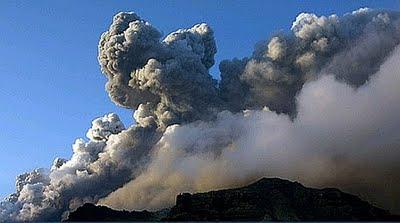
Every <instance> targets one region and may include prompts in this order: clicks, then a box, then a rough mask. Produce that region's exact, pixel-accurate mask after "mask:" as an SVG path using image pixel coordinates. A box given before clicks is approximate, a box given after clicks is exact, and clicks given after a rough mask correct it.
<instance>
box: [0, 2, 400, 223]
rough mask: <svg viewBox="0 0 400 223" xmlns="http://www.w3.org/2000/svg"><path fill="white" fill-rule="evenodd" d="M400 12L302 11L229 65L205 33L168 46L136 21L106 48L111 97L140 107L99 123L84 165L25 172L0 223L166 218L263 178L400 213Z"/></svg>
mask: <svg viewBox="0 0 400 223" xmlns="http://www.w3.org/2000/svg"><path fill="white" fill-rule="evenodd" d="M399 18H400V13H397V12H390V11H380V10H372V9H365V8H363V9H359V10H357V11H354V12H352V13H348V14H345V15H343V16H342V17H339V16H336V15H331V16H327V17H326V16H320V17H319V16H317V15H314V14H309V13H302V14H300V15H299V16H298V17H297V18H296V20H295V21H294V22H293V25H292V28H291V31H290V32H289V33H280V34H278V35H276V36H272V37H271V38H270V39H269V40H268V41H263V42H260V43H259V44H257V45H256V48H255V51H254V53H253V55H252V56H250V57H248V58H243V59H236V58H235V59H233V60H225V61H222V62H221V63H220V65H219V68H220V71H221V80H220V81H219V82H218V81H217V80H215V79H213V78H212V77H211V75H210V74H209V69H210V68H211V67H212V66H213V65H214V55H215V53H216V44H215V41H214V37H213V31H212V30H211V28H210V27H209V26H207V25H206V24H198V25H195V26H193V27H192V28H188V29H180V30H178V31H175V32H173V33H171V34H169V35H167V36H166V37H165V38H163V39H161V38H162V35H161V32H160V31H158V30H157V29H156V28H154V27H153V26H152V25H151V24H150V23H148V22H147V21H145V20H143V19H141V18H140V17H139V16H138V15H136V14H134V13H119V14H117V15H116V16H115V17H114V19H113V22H112V24H111V26H110V28H109V30H108V31H106V32H105V33H104V34H103V35H102V36H101V39H100V43H99V58H98V59H99V62H100V65H101V70H102V71H103V73H104V74H105V75H106V77H107V79H108V82H107V84H106V89H107V91H108V93H109V95H110V98H111V99H112V100H113V101H114V102H115V103H116V104H117V105H120V106H123V107H126V108H129V109H133V110H135V112H134V118H135V121H136V123H135V124H134V125H132V126H130V127H128V128H125V127H124V125H123V124H122V123H121V121H120V120H119V118H118V116H117V115H115V114H109V115H106V116H104V117H101V118H98V119H95V120H94V121H93V122H92V127H91V128H90V129H89V130H88V132H87V134H86V136H87V139H77V140H76V142H75V143H74V145H73V146H72V148H73V155H72V157H71V158H70V159H69V160H67V159H62V158H57V159H56V160H55V161H54V163H53V165H52V166H51V168H49V170H47V169H38V170H34V171H32V172H30V173H25V174H22V175H20V176H18V177H17V182H16V192H15V193H13V194H11V195H10V196H9V197H7V198H6V199H5V200H4V201H3V202H1V203H0V221H32V220H59V219H61V218H62V217H63V216H66V215H67V214H68V211H70V210H74V209H75V208H77V207H79V206H80V205H82V204H83V203H85V202H92V203H101V204H106V205H108V206H111V207H113V208H116V209H153V210H154V209H160V208H164V207H168V206H171V205H173V203H174V199H175V196H176V194H178V193H180V192H188V191H189V192H197V191H206V190H212V189H220V188H228V187H233V186H239V185H244V184H246V183H248V182H250V181H252V180H254V179H257V178H259V177H261V176H277V177H282V178H289V179H291V180H299V181H300V182H302V183H305V184H307V185H309V186H317V187H323V186H328V187H338V188H341V189H343V190H346V191H349V192H352V193H355V194H358V195H360V196H362V197H363V198H365V199H367V200H369V201H371V202H374V203H375V204H377V205H380V206H382V207H384V208H387V209H391V210H392V211H397V212H400V190H399V189H398V188H399V187H400V174H399V173H398V170H399V168H400V165H399V164H398V162H397V161H398V160H399V158H400V150H399V147H400V135H399V132H400V119H399V118H398V114H399V113H400V88H399V87H398V86H400V65H399V63H398V61H400V48H399V47H397V45H398V44H399V42H400V20H399Z"/></svg>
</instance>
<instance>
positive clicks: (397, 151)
mask: <svg viewBox="0 0 400 223" xmlns="http://www.w3.org/2000/svg"><path fill="white" fill-rule="evenodd" d="M398 61H400V48H397V50H396V51H395V52H394V55H393V56H391V57H390V58H389V59H388V60H387V61H386V62H385V63H384V64H383V65H382V67H381V68H380V71H379V72H378V73H376V74H375V76H374V77H373V78H371V80H370V82H368V83H367V84H365V85H363V86H362V87H360V88H358V89H357V90H355V89H353V88H352V87H351V86H350V85H348V84H344V83H340V82H338V81H336V80H335V78H334V76H333V75H324V76H322V77H321V78H320V79H318V80H317V81H313V82H309V83H307V84H306V85H305V86H304V87H303V89H302V90H301V92H300V94H299V96H298V97H297V100H298V102H297V105H298V115H297V117H296V119H295V120H294V121H292V120H291V119H290V118H289V117H288V116H287V115H283V114H280V115H278V114H276V113H275V112H272V111H270V110H268V109H266V108H265V109H263V110H247V111H244V112H242V113H237V114H233V113H231V112H226V111H225V112H221V113H219V114H218V117H217V118H216V120H215V121H213V122H196V123H192V124H186V125H173V126H170V127H168V128H167V130H166V131H165V133H164V135H163V137H162V138H161V140H160V141H159V142H158V144H157V145H156V147H155V150H154V151H153V156H152V157H153V158H152V161H151V162H150V164H149V167H148V168H147V170H146V171H145V172H143V173H142V174H141V175H139V176H138V177H137V178H136V179H134V180H133V181H131V182H130V183H128V184H127V185H125V186H124V187H122V188H120V189H118V190H117V191H115V192H113V193H111V194H110V195H109V196H108V197H107V198H105V199H103V200H102V201H101V203H103V204H106V205H109V206H111V207H114V208H119V209H145V208H147V209H148V208H152V209H159V208H164V207H169V206H171V205H173V203H174V202H175V195H176V194H178V193H181V192H187V191H190V192H196V191H208V190H212V189H217V188H219V189H220V188H229V187H233V186H240V185H244V184H246V183H248V182H250V181H252V180H255V179H257V178H260V177H262V176H266V175H267V176H278V177H284V178H289V179H292V180H298V181H300V182H303V183H305V184H307V185H312V186H318V187H320V186H328V187H329V186H330V187H333V186H335V187H339V188H342V189H344V190H347V191H350V192H353V193H356V194H359V195H361V196H363V197H364V198H368V199H369V200H370V201H373V202H377V204H379V205H383V206H384V207H386V208H389V207H390V208H392V210H397V211H398V210H399V207H400V190H399V185H400V173H399V171H398V170H399V168H400V164H399V162H398V160H399V158H400V135H399V134H398V132H399V131H400V120H399V118H398V114H399V112H400V88H399V86H400V65H399V63H398Z"/></svg>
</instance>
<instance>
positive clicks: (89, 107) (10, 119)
mask: <svg viewBox="0 0 400 223" xmlns="http://www.w3.org/2000/svg"><path fill="white" fill-rule="evenodd" d="M360 7H371V8H385V9H393V10H399V9H400V1H383V0H380V1H281V0H280V1H275V2H272V1H215V0H210V1H187V0H186V1H107V2H106V1H71V0H69V1H53V0H50V1H16V0H13V1H8V0H2V1H0V30H1V33H0V77H1V80H0V105H1V110H0V124H1V130H0V170H1V171H0V197H4V196H5V195H6V194H9V193H11V192H12V191H14V182H15V180H14V179H15V176H16V175H17V174H19V173H22V172H24V171H29V170H31V169H33V168H38V167H49V166H50V165H51V162H52V161H53V159H54V158H55V157H65V158H68V157H70V155H71V151H72V150H71V145H72V143H73V142H74V141H75V139H76V138H78V137H84V135H85V133H86V130H87V128H89V127H90V123H91V120H92V119H93V118H95V117H98V116H102V115H104V114H106V113H109V112H117V113H118V114H119V115H120V116H121V117H122V119H123V120H124V122H125V124H126V125H129V124H131V123H132V118H131V117H132V111H129V110H126V109H122V108H119V107H117V106H116V105H114V104H113V103H112V102H111V101H110V100H109V99H108V96H107V93H106V92H105V90H104V84H105V82H106V78H105V77H104V76H103V75H102V74H101V72H100V68H99V65H98V62H97V43H98V40H99V37H100V34H101V33H102V32H104V31H105V30H107V28H108V26H109V25H110V23H111V18H112V16H113V15H114V14H115V13H117V12H119V11H134V12H136V13H138V14H139V15H140V16H141V17H142V18H144V19H146V20H147V21H149V22H150V23H152V24H153V25H154V26H155V27H157V28H158V29H159V30H160V31H162V32H163V33H164V34H165V35H166V34H168V33H169V32H171V31H174V30H176V29H178V28H185V27H191V26H192V25H193V24H196V23H200V22H206V23H208V24H209V25H211V27H212V28H213V29H214V31H215V37H216V40H217V47H218V53H217V55H216V60H217V65H215V66H214V67H213V68H212V69H211V73H212V74H213V75H214V76H216V77H217V76H218V73H219V72H218V62H219V61H221V60H222V59H226V58H233V57H243V56H248V55H250V54H251V52H252V50H253V46H254V44H255V43H256V42H258V41H260V40H263V39H266V38H268V37H269V36H270V35H272V34H274V33H275V32H277V31H279V30H284V31H287V30H288V29H289V28H290V26H291V24H292V22H293V20H294V19H295V17H296V15H297V14H298V13H300V12H314V13H316V14H318V15H322V14H324V15H327V14H332V13H335V14H338V15H342V14H343V13H345V12H349V11H352V10H355V9H358V8H360Z"/></svg>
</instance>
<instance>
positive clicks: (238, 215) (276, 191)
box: [67, 178, 400, 221]
mask: <svg viewBox="0 0 400 223" xmlns="http://www.w3.org/2000/svg"><path fill="white" fill-rule="evenodd" d="M67 221H400V216H396V215H391V214H390V213H389V212H387V211H385V210H382V209H380V208H377V207H374V206H372V205H371V204H369V203H368V202H366V201H363V200H361V199H360V198H358V197H357V196H354V195H351V194H347V193H343V192H341V191H340V190H338V189H334V188H326V189H314V188H307V187H304V186H303V185H301V184H300V183H297V182H291V181H287V180H282V179H278V178H263V179H261V180H259V181H257V182H255V183H253V184H250V185H248V186H245V187H241V188H236V189H228V190H220V191H211V192H207V193H197V194H188V193H185V194H181V195H178V196H177V199H176V205H175V206H173V207H172V208H170V209H165V210H162V211H158V212H148V211H140V212H139V211H132V212H129V211H116V210H112V209H110V208H107V207H103V206H96V205H93V204H85V205H83V206H82V207H80V208H78V209H77V210H76V211H74V212H72V213H70V214H69V217H68V219H67Z"/></svg>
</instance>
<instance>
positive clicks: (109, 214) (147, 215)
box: [66, 203, 164, 221]
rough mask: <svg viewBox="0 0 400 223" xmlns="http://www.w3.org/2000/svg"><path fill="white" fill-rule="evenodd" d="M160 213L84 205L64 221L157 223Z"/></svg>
mask: <svg viewBox="0 0 400 223" xmlns="http://www.w3.org/2000/svg"><path fill="white" fill-rule="evenodd" d="M162 213H163V212H162V211H159V212H149V211H116V210H113V209H111V208H108V207H104V206H96V205H94V204H89V203H86V204H84V205H83V206H82V207H79V208H78V209H77V210H76V211H74V212H71V213H70V214H69V215H68V219H67V220H66V221H159V220H160V219H161V217H163V216H164V215H162Z"/></svg>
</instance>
